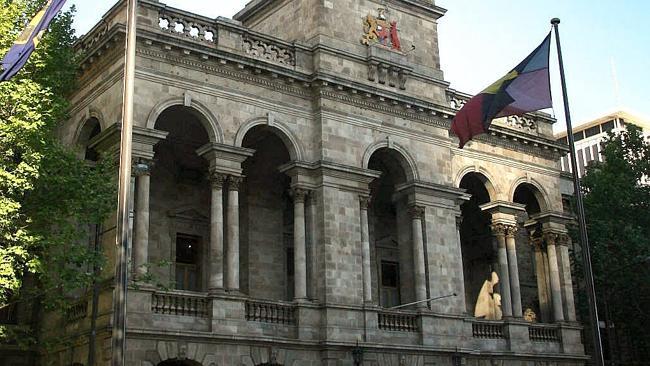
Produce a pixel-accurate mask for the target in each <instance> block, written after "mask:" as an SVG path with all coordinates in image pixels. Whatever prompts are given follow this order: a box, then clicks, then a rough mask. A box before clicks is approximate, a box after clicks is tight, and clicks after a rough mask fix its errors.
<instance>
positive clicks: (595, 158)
mask: <svg viewBox="0 0 650 366" xmlns="http://www.w3.org/2000/svg"><path fill="white" fill-rule="evenodd" d="M591 152H592V153H593V156H594V160H597V161H601V160H602V159H601V158H600V154H598V145H594V146H592V147H591Z"/></svg>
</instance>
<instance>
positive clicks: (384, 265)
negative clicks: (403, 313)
mask: <svg viewBox="0 0 650 366" xmlns="http://www.w3.org/2000/svg"><path fill="white" fill-rule="evenodd" d="M399 297H400V296H399V263H397V262H389V261H381V299H380V302H381V305H382V306H383V307H387V308H390V307H393V306H397V305H399V304H400V299H399Z"/></svg>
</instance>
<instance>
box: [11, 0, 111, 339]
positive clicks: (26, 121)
mask: <svg viewBox="0 0 650 366" xmlns="http://www.w3.org/2000/svg"><path fill="white" fill-rule="evenodd" d="M44 3H45V1H44V0H40V1H36V0H13V1H12V0H4V1H3V0H0V5H1V6H0V55H4V54H5V53H6V52H7V51H8V49H9V47H11V45H12V44H13V42H14V40H15V39H16V37H17V35H18V34H19V33H20V31H21V30H22V28H23V26H24V24H25V23H26V22H27V21H28V20H29V19H30V18H31V17H32V16H33V15H34V14H35V13H36V11H37V10H38V9H39V8H40V7H41V6H42V5H43V4H44ZM73 13H74V8H73V9H71V10H70V11H69V12H66V13H62V14H59V16H58V17H57V18H56V19H55V20H54V21H53V22H52V23H51V24H50V29H49V31H48V32H47V33H46V34H45V36H44V37H43V39H42V40H41V42H40V43H39V44H38V47H37V48H36V50H35V52H34V53H33V54H32V56H31V58H30V60H29V62H28V64H27V65H26V66H25V67H24V68H23V70H21V71H20V72H19V73H18V74H17V75H16V76H15V77H14V78H13V79H12V80H11V81H9V82H3V83H0V286H1V287H0V309H8V308H9V306H11V305H15V304H16V303H21V305H22V304H27V303H34V302H36V301H38V303H39V304H40V306H41V307H43V308H46V309H47V308H62V307H65V306H66V305H67V301H66V295H67V294H70V293H71V292H72V291H73V290H75V289H80V288H83V287H85V286H88V285H89V284H90V283H91V282H92V280H93V271H92V268H93V266H96V265H100V264H101V262H102V256H101V255H100V254H99V253H97V252H96V251H95V249H94V247H90V246H88V245H87V240H86V238H87V236H88V227H89V226H90V225H91V224H96V223H101V222H102V220H103V219H104V218H105V217H106V216H107V215H108V214H109V213H110V211H111V209H112V205H113V201H114V197H115V195H114V189H115V182H114V178H113V175H114V174H113V172H114V168H113V167H112V162H111V161H109V159H106V160H102V161H100V162H99V163H98V164H96V165H92V166H91V165H90V164H88V163H86V162H84V161H82V160H80V159H78V158H77V157H76V156H75V154H74V153H73V152H72V151H71V150H69V149H68V148H66V147H64V146H62V145H61V143H60V142H59V141H58V140H57V138H56V132H57V127H58V126H59V124H60V123H61V122H62V121H64V120H65V119H66V118H67V115H66V111H67V109H68V102H67V100H66V97H67V96H68V95H69V94H70V93H71V92H72V91H73V90H74V88H75V76H76V70H77V57H76V55H75V52H74V50H73V44H74V42H75V41H76V39H75V36H74V31H73V29H72V17H73ZM26 281H28V282H29V286H26V285H25V284H26ZM7 329H9V328H0V335H1V334H4V335H5V336H7V334H5V332H6V331H7ZM11 329H13V328H11ZM24 330H25V331H27V333H25V334H22V335H21V340H25V339H29V335H30V334H29V332H30V331H31V329H29V327H27V329H24Z"/></svg>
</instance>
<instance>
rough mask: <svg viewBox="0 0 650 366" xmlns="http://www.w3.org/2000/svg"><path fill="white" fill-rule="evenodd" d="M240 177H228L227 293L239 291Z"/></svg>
mask: <svg viewBox="0 0 650 366" xmlns="http://www.w3.org/2000/svg"><path fill="white" fill-rule="evenodd" d="M242 181H243V178H242V177H236V176H230V177H229V179H228V210H227V211H228V212H227V214H228V228H227V229H228V252H227V257H226V267H227V270H228V277H227V280H228V283H227V287H228V290H229V291H234V292H237V291H239V185H240V184H241V183H242Z"/></svg>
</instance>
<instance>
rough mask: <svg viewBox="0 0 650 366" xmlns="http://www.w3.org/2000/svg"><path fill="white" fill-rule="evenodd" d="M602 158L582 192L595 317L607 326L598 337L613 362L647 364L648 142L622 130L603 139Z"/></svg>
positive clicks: (649, 286)
mask: <svg viewBox="0 0 650 366" xmlns="http://www.w3.org/2000/svg"><path fill="white" fill-rule="evenodd" d="M602 155H603V157H604V162H600V163H594V164H593V165H590V166H589V168H588V170H587V174H586V175H585V177H584V178H583V179H582V189H583V192H584V193H585V199H584V205H585V212H586V219H587V229H588V232H589V241H590V243H589V244H590V245H591V250H592V262H593V271H594V281H595V287H596V293H597V299H598V306H599V313H600V314H599V315H600V318H601V320H604V321H606V322H608V323H609V325H610V326H612V325H613V328H610V329H609V331H608V332H607V331H606V332H603V335H604V336H605V343H606V344H605V346H606V347H607V346H609V347H607V348H610V349H612V351H613V354H612V357H613V358H614V359H615V360H616V359H617V358H618V359H619V360H621V361H624V362H625V364H630V363H631V362H634V361H636V362H641V363H640V364H647V363H648V362H649V361H650V333H649V332H648V327H650V313H648V309H650V269H648V267H649V266H650V261H649V259H650V186H649V185H647V184H645V182H647V178H648V177H650V143H649V142H648V141H646V140H644V138H643V136H642V134H641V131H640V130H639V128H638V127H636V126H633V125H628V128H627V131H623V132H620V133H616V134H610V135H609V136H608V137H607V138H606V140H605V141H604V143H603V151H602ZM578 273H581V271H579V272H578ZM585 319H587V317H585ZM607 336H609V337H607ZM617 349H618V351H616V350H617Z"/></svg>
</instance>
